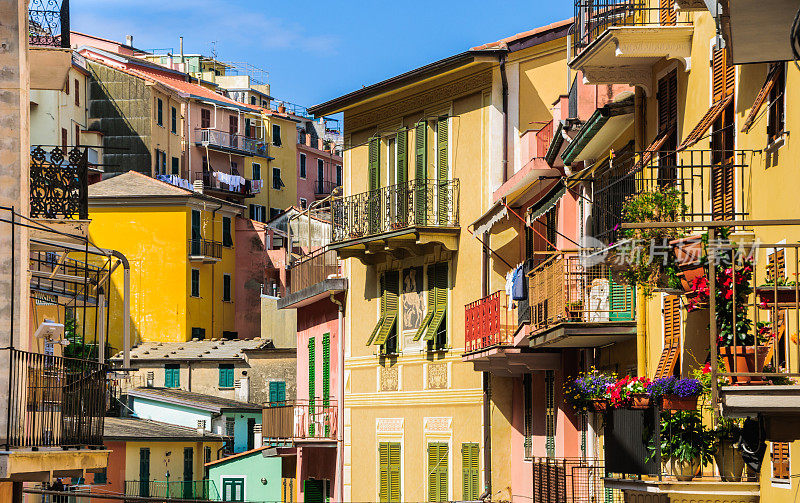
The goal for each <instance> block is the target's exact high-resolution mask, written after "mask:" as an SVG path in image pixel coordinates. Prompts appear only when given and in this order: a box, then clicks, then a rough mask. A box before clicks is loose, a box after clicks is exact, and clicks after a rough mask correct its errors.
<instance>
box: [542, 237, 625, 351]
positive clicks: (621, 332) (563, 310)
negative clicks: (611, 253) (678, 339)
mask: <svg viewBox="0 0 800 503" xmlns="http://www.w3.org/2000/svg"><path fill="white" fill-rule="evenodd" d="M546 257H547V258H546V259H545V260H544V261H543V262H542V263H540V264H539V265H538V266H536V267H534V268H533V269H532V270H531V272H530V274H529V285H528V286H529V294H528V298H529V303H530V309H531V332H532V334H531V340H530V346H531V347H532V348H547V349H556V348H593V347H599V346H606V345H609V344H613V343H616V342H620V341H623V340H627V339H630V338H632V337H634V336H635V335H636V322H635V321H634V320H635V314H636V313H635V294H634V290H633V289H632V288H630V287H629V286H626V285H621V284H619V283H617V282H616V281H615V280H614V279H613V278H612V276H611V272H610V271H609V269H608V267H607V266H606V265H604V264H602V263H595V262H594V261H593V260H592V259H591V258H589V257H586V256H582V255H580V254H579V253H578V252H575V251H571V252H553V253H548V254H547V255H546Z"/></svg>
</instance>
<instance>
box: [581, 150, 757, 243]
mask: <svg viewBox="0 0 800 503" xmlns="http://www.w3.org/2000/svg"><path fill="white" fill-rule="evenodd" d="M751 155H752V153H751V152H750V151H745V150H735V151H726V152H722V151H714V150H682V151H677V152H676V151H662V152H635V153H624V154H619V155H618V156H617V157H616V158H613V159H611V160H607V161H605V162H604V164H603V165H602V166H600V167H599V168H597V169H596V170H595V174H594V194H593V204H592V222H593V223H592V234H593V236H594V237H595V238H597V239H600V240H601V241H604V242H612V241H616V240H617V238H618V237H619V229H620V225H621V224H622V219H623V208H624V206H625V201H626V200H628V199H630V198H631V197H633V196H635V195H637V194H641V193H643V192H648V191H650V192H653V191H663V190H664V189H667V188H675V189H677V191H678V193H679V194H680V200H681V203H682V205H683V209H682V210H681V211H680V216H679V217H680V220H681V221H690V222H691V221H702V220H740V219H743V218H745V217H747V215H748V214H749V211H750V190H749V187H750V169H749V164H748V163H749V159H750V156H751Z"/></svg>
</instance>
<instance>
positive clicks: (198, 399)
mask: <svg viewBox="0 0 800 503" xmlns="http://www.w3.org/2000/svg"><path fill="white" fill-rule="evenodd" d="M128 396H132V397H134V398H144V399H149V400H155V401H159V402H160V401H163V402H167V403H173V404H181V405H186V406H188V407H196V408H198V409H203V410H210V411H213V412H216V413H219V412H222V411H223V410H261V409H263V408H264V407H263V406H262V405H259V404H257V403H250V402H240V401H239V400H232V399H230V398H222V397H218V396H212V395H204V394H202V393H194V392H192V391H184V390H182V389H173V388H136V389H133V390H131V391H128Z"/></svg>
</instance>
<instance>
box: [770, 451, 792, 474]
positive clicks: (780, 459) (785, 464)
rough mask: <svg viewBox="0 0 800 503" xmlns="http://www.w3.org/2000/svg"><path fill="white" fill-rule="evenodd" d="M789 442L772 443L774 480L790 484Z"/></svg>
mask: <svg viewBox="0 0 800 503" xmlns="http://www.w3.org/2000/svg"><path fill="white" fill-rule="evenodd" d="M789 445H790V444H789V442H772V453H771V458H772V480H774V481H776V482H782V483H787V484H788V483H789V480H790V479H789V477H790V475H791V464H790V459H789Z"/></svg>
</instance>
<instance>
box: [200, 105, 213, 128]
mask: <svg viewBox="0 0 800 503" xmlns="http://www.w3.org/2000/svg"><path fill="white" fill-rule="evenodd" d="M200 127H201V128H203V129H208V128H210V127H211V110H209V109H208V108H201V109H200Z"/></svg>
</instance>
